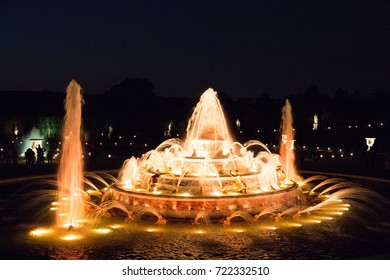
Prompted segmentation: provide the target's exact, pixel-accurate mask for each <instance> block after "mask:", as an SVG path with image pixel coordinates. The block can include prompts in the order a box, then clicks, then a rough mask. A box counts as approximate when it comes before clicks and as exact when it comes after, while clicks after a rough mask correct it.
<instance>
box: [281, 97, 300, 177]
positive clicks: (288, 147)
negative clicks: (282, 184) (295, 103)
mask: <svg viewBox="0 0 390 280" xmlns="http://www.w3.org/2000/svg"><path fill="white" fill-rule="evenodd" d="M280 132H281V135H282V139H281V142H280V151H279V153H280V162H281V164H282V170H284V172H285V173H286V177H287V179H289V180H296V178H295V177H296V168H295V154H294V142H295V140H294V128H293V114H292V108H291V104H290V101H289V100H288V99H287V100H286V104H285V105H284V107H283V108H282V121H281V126H280Z"/></svg>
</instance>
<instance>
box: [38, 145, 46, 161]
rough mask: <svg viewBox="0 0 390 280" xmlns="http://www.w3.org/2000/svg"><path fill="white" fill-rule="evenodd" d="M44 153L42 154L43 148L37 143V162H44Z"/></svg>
mask: <svg viewBox="0 0 390 280" xmlns="http://www.w3.org/2000/svg"><path fill="white" fill-rule="evenodd" d="M44 163H45V161H44V155H43V149H42V147H41V145H38V147H37V164H44Z"/></svg>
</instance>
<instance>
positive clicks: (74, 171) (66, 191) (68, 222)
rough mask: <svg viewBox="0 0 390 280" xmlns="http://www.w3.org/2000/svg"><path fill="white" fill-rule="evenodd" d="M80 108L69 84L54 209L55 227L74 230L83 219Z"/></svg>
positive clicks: (74, 84)
mask: <svg viewBox="0 0 390 280" xmlns="http://www.w3.org/2000/svg"><path fill="white" fill-rule="evenodd" d="M82 105H83V98H82V94H81V88H80V85H79V84H77V82H76V81H74V80H72V81H71V82H70V83H69V85H68V87H67V90H66V99H65V110H66V113H65V118H64V123H63V128H62V150H61V159H60V166H59V170H58V206H57V225H59V226H66V227H68V228H72V227H74V226H76V225H77V221H78V220H80V219H82V218H84V217H85V213H84V209H83V204H84V200H83V197H82V194H83V190H84V173H83V160H82V154H83V151H82V145H81V107H82Z"/></svg>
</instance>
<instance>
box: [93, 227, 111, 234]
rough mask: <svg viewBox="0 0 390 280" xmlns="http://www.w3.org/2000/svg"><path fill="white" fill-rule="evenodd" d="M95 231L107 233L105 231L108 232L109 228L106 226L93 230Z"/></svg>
mask: <svg viewBox="0 0 390 280" xmlns="http://www.w3.org/2000/svg"><path fill="white" fill-rule="evenodd" d="M94 231H95V232H96V233H100V234H107V233H110V232H111V230H110V229H108V228H97V229H95V230H94Z"/></svg>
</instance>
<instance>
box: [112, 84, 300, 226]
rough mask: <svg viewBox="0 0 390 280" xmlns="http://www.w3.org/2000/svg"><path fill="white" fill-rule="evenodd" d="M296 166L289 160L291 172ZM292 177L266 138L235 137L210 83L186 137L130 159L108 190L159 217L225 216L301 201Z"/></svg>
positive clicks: (290, 158) (123, 202) (130, 204)
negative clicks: (286, 171) (146, 208)
mask: <svg viewBox="0 0 390 280" xmlns="http://www.w3.org/2000/svg"><path fill="white" fill-rule="evenodd" d="M289 139H291V138H288V141H290V140H289ZM290 142H291V141H290ZM290 151H291V149H289V152H290ZM282 159H283V157H282ZM289 160H293V157H292V156H290V157H289ZM293 168H294V167H293V164H290V166H289V167H288V169H287V170H288V171H289V174H287V175H290V173H291V174H294V172H295V171H293V170H292V169H293ZM285 170H286V169H285ZM292 178H293V177H292V176H291V178H289V177H287V178H286V175H285V173H284V171H283V168H282V167H281V163H280V159H279V156H278V155H276V154H272V153H271V152H270V151H269V149H268V148H267V147H266V145H264V144H263V143H262V142H260V141H257V140H251V141H248V142H246V143H245V144H241V143H238V142H235V141H233V139H232V138H231V135H230V133H229V130H228V127H227V124H226V120H225V116H224V113H223V110H222V107H221V104H220V102H219V100H218V98H217V94H216V92H214V91H213V90H212V89H208V90H207V91H206V92H204V94H203V95H202V96H201V98H200V101H199V102H198V104H197V106H196V107H195V109H194V112H193V114H192V116H191V118H190V120H189V122H188V126H187V137H186V139H185V141H184V142H182V141H181V140H180V139H169V140H167V141H165V142H163V143H162V144H160V145H159V146H158V147H157V148H156V149H155V150H151V151H149V152H148V153H146V154H144V155H143V157H142V158H140V159H135V158H131V159H129V160H127V161H126V162H125V163H124V166H123V168H122V170H121V171H120V173H119V180H118V182H117V183H115V184H114V185H113V186H112V188H111V189H110V190H109V192H110V193H111V194H112V196H113V199H114V200H116V201H118V202H120V203H122V204H123V205H125V206H126V207H127V208H128V209H135V210H134V211H136V209H137V208H139V207H148V208H153V209H155V211H157V213H158V215H159V216H160V217H161V216H164V217H171V218H192V219H194V218H196V217H197V216H198V215H200V213H201V214H202V215H203V214H205V215H207V216H208V217H209V218H222V217H228V216H230V215H232V214H233V213H249V214H258V213H260V212H261V211H263V210H264V209H267V208H270V207H272V208H275V207H276V208H288V207H292V206H297V205H301V204H302V203H303V202H304V200H305V198H304V196H303V194H302V191H301V189H300V188H299V187H298V186H297V184H296V183H295V182H294V181H292V180H291V179H292Z"/></svg>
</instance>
